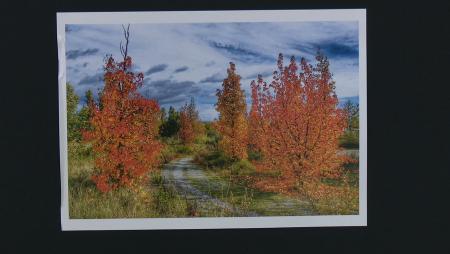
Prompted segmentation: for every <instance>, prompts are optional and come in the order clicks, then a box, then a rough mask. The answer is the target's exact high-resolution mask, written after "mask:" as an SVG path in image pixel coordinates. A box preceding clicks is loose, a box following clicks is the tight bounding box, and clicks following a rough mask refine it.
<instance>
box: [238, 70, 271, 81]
mask: <svg viewBox="0 0 450 254" xmlns="http://www.w3.org/2000/svg"><path fill="white" fill-rule="evenodd" d="M258 75H261V76H262V77H263V78H266V77H272V75H273V71H263V72H255V73H252V74H250V75H247V76H245V77H244V79H252V80H253V79H255V80H256V79H257V78H258Z"/></svg>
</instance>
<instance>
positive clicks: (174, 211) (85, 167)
mask: <svg viewBox="0 0 450 254" xmlns="http://www.w3.org/2000/svg"><path fill="white" fill-rule="evenodd" d="M83 150H88V148H87V147H86V146H85V145H81V144H77V143H71V144H69V216H70V218H72V219H88V218H89V219H100V218H153V217H159V218H161V217H188V216H191V212H190V206H191V205H190V204H189V202H188V201H187V200H184V199H183V198H182V197H180V196H179V195H178V194H177V193H176V191H175V190H174V189H171V188H167V187H166V186H164V184H163V181H162V180H161V179H162V178H161V176H160V175H159V174H158V173H154V174H152V175H150V182H149V183H148V184H146V185H144V186H142V187H141V188H139V189H137V190H128V189H118V190H114V191H111V192H108V193H101V192H99V191H98V190H97V188H96V186H95V184H94V183H93V182H92V180H91V175H92V173H93V165H94V163H93V158H92V155H91V154H90V153H89V152H81V151H83Z"/></svg>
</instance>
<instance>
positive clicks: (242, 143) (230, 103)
mask: <svg viewBox="0 0 450 254" xmlns="http://www.w3.org/2000/svg"><path fill="white" fill-rule="evenodd" d="M227 72H228V77H227V78H226V79H224V81H223V83H222V89H218V90H217V93H216V95H217V104H216V110H217V111H218V112H219V119H218V121H217V123H216V124H215V126H216V127H217V129H218V131H219V133H220V134H221V140H220V141H219V147H220V148H221V149H222V150H223V151H224V152H225V154H226V155H228V156H229V157H231V158H233V159H245V158H247V139H248V133H247V117H246V113H247V111H246V110H247V109H246V108H247V105H246V103H245V94H244V91H243V90H242V89H241V83H240V80H241V77H240V76H239V75H238V74H237V73H236V66H235V64H234V63H230V67H229V68H228V70H227Z"/></svg>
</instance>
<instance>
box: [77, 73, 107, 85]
mask: <svg viewBox="0 0 450 254" xmlns="http://www.w3.org/2000/svg"><path fill="white" fill-rule="evenodd" d="M102 81H103V73H97V74H94V75H91V76H90V75H88V76H84V77H83V78H82V79H81V80H80V82H78V85H80V86H82V85H91V86H93V85H96V84H98V83H100V82H102Z"/></svg>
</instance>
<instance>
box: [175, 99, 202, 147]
mask: <svg viewBox="0 0 450 254" xmlns="http://www.w3.org/2000/svg"><path fill="white" fill-rule="evenodd" d="M198 129H199V117H198V111H197V110H196V107H195V101H194V98H191V102H190V104H187V103H186V104H185V105H184V106H183V107H182V108H181V110H180V130H179V137H180V139H181V141H182V142H183V143H184V144H191V143H192V142H194V140H195V137H196V135H197V134H198V132H197V130H198Z"/></svg>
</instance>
